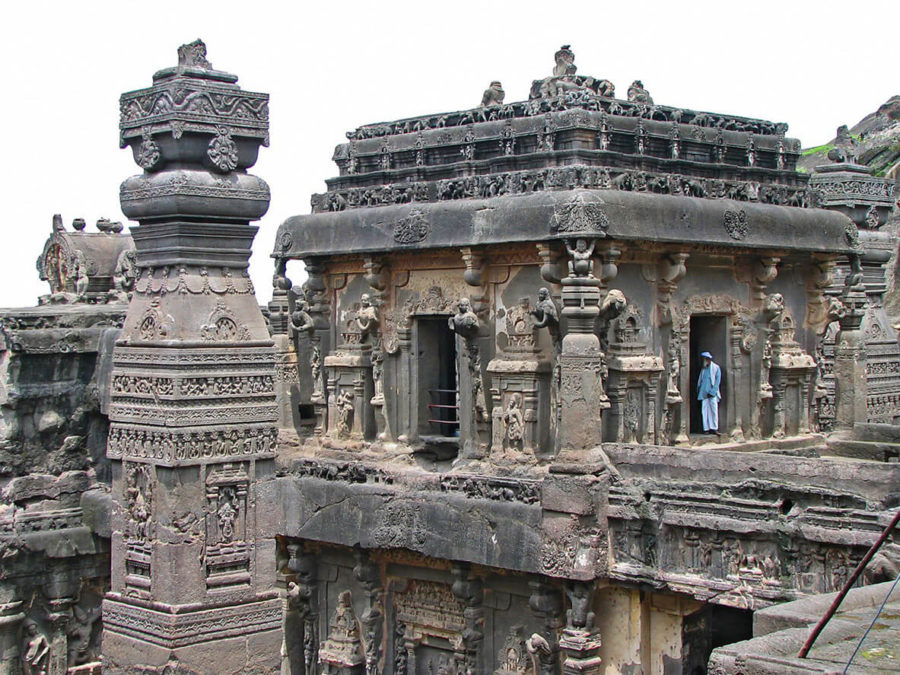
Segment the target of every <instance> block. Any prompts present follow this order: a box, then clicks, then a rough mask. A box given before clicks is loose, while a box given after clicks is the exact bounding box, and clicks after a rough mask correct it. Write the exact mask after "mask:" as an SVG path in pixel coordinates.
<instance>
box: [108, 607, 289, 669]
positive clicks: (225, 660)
mask: <svg viewBox="0 0 900 675" xmlns="http://www.w3.org/2000/svg"><path fill="white" fill-rule="evenodd" d="M281 604H282V603H281V601H280V600H279V599H278V598H272V599H268V600H262V601H257V602H248V603H244V604H240V605H231V606H226V607H216V608H205V609H199V610H194V611H182V608H177V607H171V608H169V611H165V610H164V609H157V608H149V607H143V606H139V605H132V604H129V603H125V602H121V601H119V600H117V599H113V598H109V597H107V598H106V599H105V600H104V601H103V671H104V672H105V673H132V672H135V669H136V668H138V667H139V668H141V669H142V670H141V672H144V673H156V672H159V673H162V672H163V670H164V669H165V668H166V667H169V670H168V671H166V672H178V673H184V674H185V675H187V674H188V673H190V674H193V673H197V674H198V675H231V674H232V673H234V674H237V673H244V672H251V671H252V672H274V671H277V669H278V668H279V666H280V662H281V643H282V628H281V611H282V606H281ZM173 662H177V663H178V669H173V668H172V665H171V664H172V663H173Z"/></svg>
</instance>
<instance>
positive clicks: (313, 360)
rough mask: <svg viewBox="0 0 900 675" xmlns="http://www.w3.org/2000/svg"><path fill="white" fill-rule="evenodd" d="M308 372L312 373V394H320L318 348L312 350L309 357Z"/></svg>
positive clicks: (320, 354)
mask: <svg viewBox="0 0 900 675" xmlns="http://www.w3.org/2000/svg"><path fill="white" fill-rule="evenodd" d="M309 370H310V372H311V373H312V381H313V394H319V395H321V394H322V352H320V351H319V346H318V345H315V346H314V347H313V348H312V355H311V356H310V357H309Z"/></svg>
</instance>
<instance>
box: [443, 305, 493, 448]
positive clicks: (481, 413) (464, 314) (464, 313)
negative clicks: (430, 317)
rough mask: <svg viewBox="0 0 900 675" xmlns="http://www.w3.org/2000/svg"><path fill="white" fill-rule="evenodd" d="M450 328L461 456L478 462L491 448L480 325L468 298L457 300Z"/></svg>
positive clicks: (450, 319) (479, 320)
mask: <svg viewBox="0 0 900 675" xmlns="http://www.w3.org/2000/svg"><path fill="white" fill-rule="evenodd" d="M449 326H450V330H452V331H453V332H454V333H456V337H457V347H458V353H459V354H460V361H459V367H458V368H457V372H458V373H459V408H460V410H459V435H460V438H461V440H462V447H461V450H462V457H466V458H468V459H480V458H482V457H484V456H485V453H486V452H487V449H488V448H489V447H490V430H489V420H490V417H489V412H488V409H487V404H486V400H485V391H484V386H485V385H484V374H483V372H482V359H481V344H480V343H481V340H480V338H481V330H482V322H481V319H479V317H478V315H477V314H476V313H475V311H474V307H473V306H472V304H471V302H470V301H469V299H468V298H460V300H459V303H458V311H457V313H456V314H455V315H454V316H452V317H450V318H449ZM463 366H464V367H463Z"/></svg>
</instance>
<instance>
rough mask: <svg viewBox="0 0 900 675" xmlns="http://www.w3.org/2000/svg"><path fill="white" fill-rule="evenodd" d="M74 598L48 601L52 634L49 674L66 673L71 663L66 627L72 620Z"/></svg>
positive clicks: (48, 637) (48, 662)
mask: <svg viewBox="0 0 900 675" xmlns="http://www.w3.org/2000/svg"><path fill="white" fill-rule="evenodd" d="M72 602H73V598H58V599H55V600H49V601H48V602H47V609H48V611H47V626H48V627H49V629H50V634H49V635H48V636H47V639H48V641H49V643H50V658H49V659H48V661H47V665H48V668H47V672H48V674H54V673H60V674H62V673H65V672H66V670H67V668H68V665H69V639H68V636H67V635H66V627H67V626H68V625H69V622H70V621H71V620H72Z"/></svg>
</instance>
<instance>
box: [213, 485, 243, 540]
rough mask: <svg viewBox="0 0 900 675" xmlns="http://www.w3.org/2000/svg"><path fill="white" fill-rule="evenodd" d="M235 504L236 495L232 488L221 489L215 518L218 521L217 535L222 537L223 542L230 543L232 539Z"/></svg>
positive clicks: (235, 514)
mask: <svg viewBox="0 0 900 675" xmlns="http://www.w3.org/2000/svg"><path fill="white" fill-rule="evenodd" d="M236 502H237V495H235V493H234V488H231V487H226V488H222V492H221V494H220V495H219V510H218V511H217V512H216V518H217V519H218V521H219V534H220V535H221V536H222V541H223V542H230V541H231V540H232V539H234V522H235V520H236V519H237V513H238V512H237V506H236Z"/></svg>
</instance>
